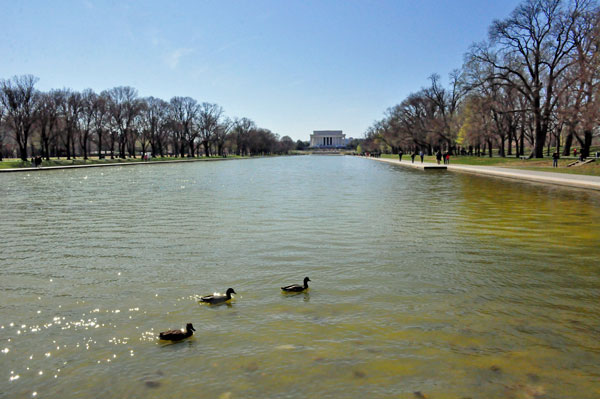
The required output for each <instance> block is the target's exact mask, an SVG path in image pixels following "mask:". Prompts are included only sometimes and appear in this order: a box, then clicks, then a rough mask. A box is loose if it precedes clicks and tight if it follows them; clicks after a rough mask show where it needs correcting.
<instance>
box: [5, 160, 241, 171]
mask: <svg viewBox="0 0 600 399" xmlns="http://www.w3.org/2000/svg"><path fill="white" fill-rule="evenodd" d="M238 159H246V158H205V159H179V160H172V161H146V162H114V163H95V164H89V165H61V166H46V167H43V166H42V167H40V168H11V169H0V173H12V172H40V171H44V170H45V171H48V170H59V169H80V168H102V167H107V166H135V165H161V164H165V163H181V162H213V161H235V160H238Z"/></svg>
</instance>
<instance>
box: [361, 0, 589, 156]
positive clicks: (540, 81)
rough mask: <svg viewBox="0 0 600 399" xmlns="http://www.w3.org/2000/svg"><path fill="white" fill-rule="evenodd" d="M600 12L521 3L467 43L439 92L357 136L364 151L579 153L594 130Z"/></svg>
mask: <svg viewBox="0 0 600 399" xmlns="http://www.w3.org/2000/svg"><path fill="white" fill-rule="evenodd" d="M599 96H600V9H599V7H598V4H597V3H596V2H595V1H591V0H526V1H524V2H523V3H521V4H520V5H518V6H517V7H516V8H515V10H514V11H513V12H512V13H511V14H510V16H509V17H507V18H505V19H502V20H496V21H494V22H493V23H492V25H491V26H490V28H489V35H488V39H487V40H485V41H482V42H480V43H476V44H473V45H472V46H471V48H470V49H469V50H468V52H467V53H466V54H465V61H464V64H463V65H462V67H461V68H460V69H456V70H454V71H452V72H451V73H450V76H449V84H448V85H447V86H444V85H443V84H442V83H441V82H440V76H439V75H437V74H433V75H431V77H430V84H429V85H428V86H426V87H424V88H422V89H421V90H419V91H417V92H415V93H411V94H410V95H408V97H406V98H405V99H404V100H403V101H402V102H401V103H400V104H397V105H395V106H393V107H390V108H389V109H387V110H386V112H385V114H384V118H383V119H381V120H378V121H375V122H374V123H373V124H372V125H371V126H370V127H369V128H368V129H367V131H366V132H365V141H364V143H363V144H362V146H363V148H364V149H365V150H367V151H381V150H391V151H392V152H394V153H396V152H398V150H400V149H403V150H404V151H416V150H424V151H426V152H427V153H429V154H432V152H433V151H435V150H437V149H441V150H443V151H448V152H449V153H450V154H456V153H462V154H471V155H482V154H483V155H485V154H486V150H487V154H489V156H492V149H495V150H497V152H498V154H499V155H500V156H503V157H504V156H507V155H513V154H514V155H518V156H524V155H525V154H526V152H528V156H529V157H534V158H542V157H543V156H544V152H546V153H547V155H549V153H550V148H551V147H553V148H554V149H555V150H554V151H557V152H560V151H562V154H563V155H569V154H570V152H571V148H572V147H573V146H574V145H576V144H578V145H579V146H580V148H581V153H582V155H583V156H584V157H587V156H589V153H590V147H591V145H592V141H593V139H594V138H595V137H598V136H599V133H600V129H599V125H600V103H599Z"/></svg>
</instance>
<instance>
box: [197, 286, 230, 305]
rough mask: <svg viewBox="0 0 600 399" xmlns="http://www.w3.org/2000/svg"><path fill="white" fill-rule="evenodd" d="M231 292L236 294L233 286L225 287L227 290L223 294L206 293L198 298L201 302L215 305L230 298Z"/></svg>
mask: <svg viewBox="0 0 600 399" xmlns="http://www.w3.org/2000/svg"><path fill="white" fill-rule="evenodd" d="M231 294H236V295H237V292H235V290H234V289H233V288H227V292H226V293H225V295H219V294H213V295H206V296H203V297H201V298H200V301H201V302H204V303H210V304H211V305H216V304H219V303H225V302H228V301H230V300H231Z"/></svg>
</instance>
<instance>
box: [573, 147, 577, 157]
mask: <svg viewBox="0 0 600 399" xmlns="http://www.w3.org/2000/svg"><path fill="white" fill-rule="evenodd" d="M573 156H574V157H576V156H577V148H573Z"/></svg>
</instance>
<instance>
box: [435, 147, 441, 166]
mask: <svg viewBox="0 0 600 399" xmlns="http://www.w3.org/2000/svg"><path fill="white" fill-rule="evenodd" d="M435 159H436V161H437V164H438V165H439V164H440V161H441V160H442V152H441V151H440V150H437V152H436V153H435Z"/></svg>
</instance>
